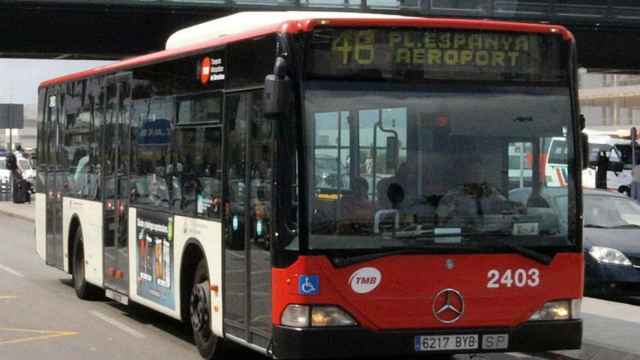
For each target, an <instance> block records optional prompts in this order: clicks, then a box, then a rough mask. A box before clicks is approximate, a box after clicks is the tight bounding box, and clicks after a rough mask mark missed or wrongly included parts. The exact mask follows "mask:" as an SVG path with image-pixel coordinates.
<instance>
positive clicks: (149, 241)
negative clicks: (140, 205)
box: [136, 209, 175, 310]
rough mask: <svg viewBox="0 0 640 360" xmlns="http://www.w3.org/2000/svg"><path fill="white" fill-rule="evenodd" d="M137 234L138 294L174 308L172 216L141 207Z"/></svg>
mask: <svg viewBox="0 0 640 360" xmlns="http://www.w3.org/2000/svg"><path fill="white" fill-rule="evenodd" d="M136 234H137V236H136V251H137V259H138V266H137V267H138V268H137V269H136V270H137V274H136V275H137V276H136V278H137V279H136V280H137V282H138V296H140V297H143V298H145V299H147V300H150V301H153V302H155V303H157V304H159V305H162V306H165V307H167V308H169V309H172V310H175V300H174V293H175V279H174V274H173V272H172V269H173V261H174V260H173V217H171V216H170V215H167V214H159V213H154V212H149V211H144V210H141V209H138V210H137V216H136Z"/></svg>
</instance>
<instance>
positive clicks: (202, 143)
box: [175, 127, 222, 218]
mask: <svg viewBox="0 0 640 360" xmlns="http://www.w3.org/2000/svg"><path fill="white" fill-rule="evenodd" d="M221 141H222V139H221V127H205V128H202V127H188V128H179V129H177V130H176V148H177V149H179V151H177V152H176V154H177V163H176V165H175V166H176V169H177V171H178V173H177V174H176V176H177V178H178V179H179V180H178V183H179V186H180V201H179V208H180V210H182V211H183V212H185V213H187V214H188V215H191V216H193V215H197V216H205V217H213V218H217V217H219V216H220V210H221V192H222V191H221V190H222V176H221V174H222V171H221V168H220V160H221V158H220V157H221V151H220V149H221Z"/></svg>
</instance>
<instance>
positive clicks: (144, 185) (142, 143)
mask: <svg viewBox="0 0 640 360" xmlns="http://www.w3.org/2000/svg"><path fill="white" fill-rule="evenodd" d="M148 85H149V86H150V83H149V84H148ZM135 95H136V94H135V92H134V99H133V114H132V130H131V131H132V138H133V139H134V141H135V143H134V144H132V153H133V154H132V158H133V159H134V163H133V164H132V169H131V185H130V186H131V202H132V203H133V204H140V205H151V206H159V207H163V208H172V207H173V206H174V201H175V199H174V197H173V193H174V188H178V184H177V179H175V178H174V177H173V176H174V175H175V171H174V170H173V168H172V165H171V154H170V149H171V134H172V124H173V121H174V114H175V106H174V104H175V100H174V98H173V97H162V96H158V97H151V98H138V99H136V98H135Z"/></svg>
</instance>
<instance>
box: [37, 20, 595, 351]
mask: <svg viewBox="0 0 640 360" xmlns="http://www.w3.org/2000/svg"><path fill="white" fill-rule="evenodd" d="M575 61H576V60H575V44H574V38H573V37H572V35H571V34H570V33H569V32H568V31H567V30H566V29H564V28H562V27H560V26H553V25H540V24H524V23H511V22H497V21H486V20H461V19H429V18H412V17H402V16H387V15H375V14H357V13H351V14H344V13H304V12H272V13H239V14H236V15H232V16H231V17H227V18H221V19H218V20H215V21H212V22H209V23H205V24H201V25H198V26H195V27H192V28H189V29H185V30H182V31H179V32H178V33H176V34H174V35H173V36H172V37H171V38H170V39H169V40H168V42H167V49H166V50H164V51H160V52H157V53H153V54H149V55H145V56H140V57H136V58H131V59H127V60H124V61H121V62H118V63H115V64H112V65H108V66H104V67H100V68H96V69H92V70H88V71H85V72H81V73H76V74H71V75H69V76H64V77H60V78H56V79H52V80H49V81H46V82H44V83H42V84H41V86H40V87H39V121H40V122H39V132H38V134H39V139H38V151H39V154H38V159H41V161H39V168H38V182H37V194H36V213H37V216H36V217H37V219H36V238H37V249H38V253H39V254H40V256H41V257H42V258H44V259H45V260H46V263H47V264H48V265H51V266H54V267H57V268H59V269H61V270H64V271H65V272H68V273H71V274H72V275H73V280H74V286H75V290H76V293H77V295H78V296H79V297H80V298H83V299H86V298H95V297H100V296H102V295H103V294H106V296H107V297H109V298H111V299H115V300H117V301H119V302H121V303H124V304H127V303H129V302H135V303H137V304H141V305H143V306H146V307H149V308H151V309H154V310H157V311H159V312H161V313H164V314H166V315H168V316H170V317H173V318H175V319H179V320H183V321H185V322H187V323H190V324H191V327H192V328H193V333H194V338H195V343H196V345H197V348H198V350H199V352H200V354H202V356H203V357H205V358H212V357H214V356H215V355H216V353H217V351H219V349H220V345H221V344H222V343H224V342H229V341H231V342H237V343H240V344H243V345H246V346H248V347H250V348H252V349H255V350H257V351H260V352H262V353H264V354H266V355H268V356H271V357H274V358H328V357H351V356H366V357H370V356H392V355H411V354H431V355H434V354H440V355H444V356H447V355H448V354H453V353H479V352H505V351H510V352H511V351H517V352H540V351H546V350H553V349H577V348H579V347H580V346H581V336H582V322H581V320H580V303H581V297H582V288H583V268H584V266H583V254H582V240H581V239H582V233H581V220H580V214H581V209H582V202H581V197H580V189H581V186H580V172H581V168H580V159H581V157H580V154H581V153H582V151H581V147H580V146H579V144H580V136H579V135H580V131H581V128H580V121H579V116H578V114H579V112H578V103H577V100H576V81H575V79H576V78H575V70H576V63H575ZM552 138H554V139H556V138H564V139H565V140H566V143H567V152H566V154H565V156H566V159H565V161H566V164H567V174H568V176H567V184H566V186H565V187H563V188H555V189H554V190H553V191H554V193H553V195H554V199H556V201H555V202H554V204H549V203H548V201H547V200H545V191H546V188H545V186H544V179H543V178H542V177H541V174H540V169H541V168H544V166H540V164H539V163H537V161H536V160H535V159H539V158H540V157H541V156H540V154H541V151H544V147H543V145H542V144H545V143H548V142H549V141H550V139H552ZM514 144H518V145H517V146H521V147H524V148H527V149H530V151H531V152H532V159H534V160H533V161H534V163H533V164H532V166H530V168H531V170H530V177H531V181H529V182H528V183H527V184H524V183H523V182H520V185H518V186H519V187H520V188H517V189H513V184H514V182H513V181H511V183H510V181H509V149H510V147H511V148H513V147H514V146H515V145H514ZM541 149H542V150H541ZM538 161H539V160H538ZM510 184H511V185H510ZM525 186H528V187H527V188H523V187H525ZM514 191H516V192H517V193H518V199H519V200H515V199H514V198H512V197H511V195H512V194H513V192H514ZM523 193H525V194H526V196H525V197H524V198H523ZM522 199H524V200H522ZM558 199H559V200H558Z"/></svg>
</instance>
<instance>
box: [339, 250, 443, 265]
mask: <svg viewBox="0 0 640 360" xmlns="http://www.w3.org/2000/svg"><path fill="white" fill-rule="evenodd" d="M429 250H433V247H424V248H407V249H394V250H389V251H380V252H374V253H371V254H364V255H357V256H351V257H333V258H332V260H333V264H334V265H335V266H336V267H345V266H349V265H353V264H357V263H360V262H365V261H370V260H375V259H380V258H383V257H387V256H395V255H414V254H426V253H429V252H430V251H429Z"/></svg>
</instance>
